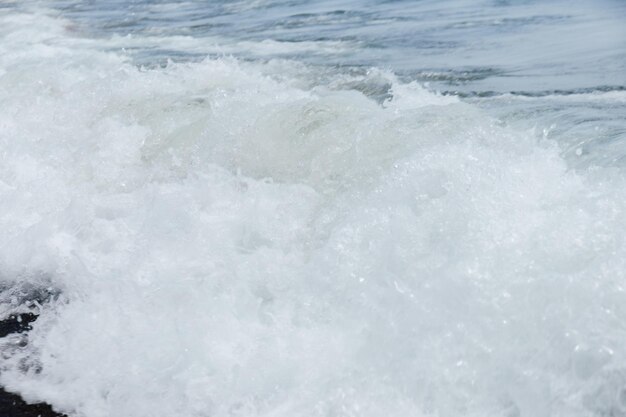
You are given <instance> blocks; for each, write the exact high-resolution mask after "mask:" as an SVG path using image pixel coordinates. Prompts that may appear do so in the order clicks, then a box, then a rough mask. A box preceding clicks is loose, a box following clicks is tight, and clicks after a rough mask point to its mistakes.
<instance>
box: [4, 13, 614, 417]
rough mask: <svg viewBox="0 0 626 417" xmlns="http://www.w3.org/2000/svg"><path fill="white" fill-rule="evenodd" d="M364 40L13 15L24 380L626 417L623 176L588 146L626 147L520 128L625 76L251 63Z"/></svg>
mask: <svg viewBox="0 0 626 417" xmlns="http://www.w3.org/2000/svg"><path fill="white" fill-rule="evenodd" d="M164 7H165V6H164ZM155 37H156V38H158V42H157V41H156V40H155ZM155 42H157V43H158V44H159V45H169V46H167V47H168V48H170V49H174V48H178V49H180V50H184V51H185V53H188V54H192V55H193V54H194V53H197V52H198V51H201V52H202V54H203V55H202V57H197V56H196V55H194V56H195V57H196V58H195V59H181V60H175V59H174V60H170V61H164V62H161V61H160V59H161V56H160V55H159V56H158V57H157V58H158V59H154V60H153V64H152V65H148V64H146V63H145V55H141V54H142V53H145V51H146V50H150V48H152V46H153V45H154V44H155ZM207 44H210V45H211V46H210V47H211V48H216V50H215V51H214V53H209V54H206V55H204V52H205V50H204V49H202V48H206V47H207V46H206V45H207ZM353 47H354V45H352V41H351V40H338V41H334V40H327V39H325V40H320V41H319V42H317V43H316V42H313V41H311V42H308V43H307V42H305V43H303V44H302V45H300V44H297V45H296V44H294V43H290V42H279V41H266V40H254V39H248V40H245V41H242V40H232V39H230V40H228V39H220V38H218V37H212V38H211V39H210V42H209V41H207V38H197V37H191V36H183V35H180V34H168V35H167V36H166V35H159V36H157V35H154V34H152V35H149V34H148V35H145V34H144V35H141V36H140V35H136V36H135V35H133V36H118V35H102V36H85V35H83V34H81V32H80V30H79V29H78V28H77V23H76V22H75V21H72V20H70V19H68V18H65V17H63V16H62V15H61V14H59V13H58V12H54V11H52V10H51V9H48V8H45V7H43V6H41V5H37V6H36V7H30V8H24V9H20V8H15V7H12V6H11V5H10V4H8V5H6V6H5V7H2V8H0V289H1V292H0V315H1V317H3V318H4V317H7V316H9V315H10V314H15V313H16V312H22V311H33V312H36V314H38V315H39V318H38V319H37V321H36V322H34V323H33V329H32V330H31V331H30V332H28V334H27V335H26V334H21V335H10V336H7V337H5V338H2V339H0V351H1V355H2V359H1V361H0V371H1V372H0V385H1V386H3V387H5V388H6V389H7V390H10V391H12V392H17V393H19V394H20V395H21V396H23V397H24V398H25V399H26V400H28V401H33V402H35V401H45V402H47V403H49V404H51V405H52V406H53V407H54V408H55V410H58V411H60V412H63V413H66V414H67V415H68V416H70V417H108V416H128V417H131V416H132V417H148V416H151V417H172V416H181V417H208V416H211V417H213V416H215V417H223V416H224V417H225V416H265V417H270V416H272V417H286V416H290V417H293V416H302V417H308V416H311V417H312V416H328V417H331V416H337V417H338V416H346V417H347V416H364V417H365V416H367V417H375V416H380V417H383V416H385V417H406V416H424V417H426V416H442V417H444V416H471V417H479V416H480V417H484V416H502V417H505V416H506V417H543V416H546V417H547V416H563V417H564V416H568V417H578V416H606V417H608V416H614V417H617V416H624V415H626V233H625V231H626V216H625V213H626V172H625V171H624V169H623V166H622V165H620V164H621V161H622V159H620V158H616V157H614V158H609V159H607V158H604V159H603V158H600V157H597V158H596V157H593V158H592V157H590V158H589V159H584V158H585V156H589V155H591V156H593V155H598V154H602V155H606V154H607V152H608V151H607V149H609V150H611V149H617V148H619V149H624V142H619V141H617V142H616V141H615V140H614V141H608V140H607V141H606V142H607V146H608V148H606V147H605V148H593V147H591V145H589V143H592V142H593V138H594V137H593V136H591V135H592V134H593V133H590V132H594V131H595V132H597V131H598V129H596V130H593V129H591V130H589V129H587V127H585V128H584V130H579V131H575V132H574V134H572V133H571V132H569V134H570V136H568V132H567V131H566V129H563V126H562V125H561V126H556V127H553V128H552V129H553V130H555V131H557V133H558V131H559V129H561V133H559V134H560V136H558V138H561V139H559V140H556V139H554V138H553V137H552V136H551V135H552V134H553V133H552V130H551V129H550V128H549V126H547V127H546V128H545V129H544V128H543V127H544V126H543V124H542V123H543V122H544V121H543V119H541V117H542V114H541V112H540V111H539V112H535V113H534V115H533V116H531V117H527V118H525V119H523V120H518V121H517V122H513V121H511V120H509V119H507V117H509V116H507V114H512V113H515V111H516V110H519V108H520V106H522V108H524V109H534V108H533V107H532V106H533V103H535V102H536V101H537V100H544V101H542V102H541V103H544V104H545V103H546V101H545V100H548V101H550V100H552V101H555V102H559V103H567V102H579V101H582V102H584V103H586V105H589V103H591V104H590V105H591V106H597V105H604V106H605V107H606V108H609V109H612V110H610V111H613V114H615V115H617V116H615V118H614V119H613V120H614V121H615V120H619V119H620V118H622V119H623V116H624V113H622V110H623V109H625V108H626V91H624V90H623V89H619V88H617V89H615V88H614V89H609V90H610V91H592V92H588V91H586V90H585V91H581V92H578V93H576V94H567V95H564V96H557V95H554V94H552V95H549V97H547V98H541V97H537V96H533V95H521V96H520V95H510V94H509V95H506V94H505V95H492V96H489V97H487V98H486V99H484V100H483V101H481V102H480V103H478V102H476V100H475V99H473V98H472V97H469V98H464V97H463V95H462V94H442V93H440V92H437V91H436V89H432V88H428V86H424V84H423V83H422V82H419V81H416V80H411V79H407V77H405V76H401V75H399V74H400V72H401V71H398V72H394V71H392V70H390V69H387V68H385V67H384V65H380V66H364V67H359V68H358V69H354V68H353V67H351V68H349V69H346V70H337V69H336V68H335V67H334V66H332V65H330V66H324V65H319V64H318V63H310V62H306V60H303V59H292V58H291V57H290V58H289V59H287V58H284V57H271V58H268V59H255V58H254V57H250V56H248V55H246V51H250V50H254V51H256V53H259V51H261V52H263V51H266V52H267V53H268V54H270V55H276V54H279V55H280V54H283V53H291V51H292V50H297V52H298V53H302V51H303V50H304V51H305V52H306V51H309V52H310V53H311V54H316V53H319V54H321V55H320V56H323V57H328V56H333V55H334V54H343V53H346V51H348V53H349V51H351V48H353ZM123 48H124V49H123ZM127 48H136V49H137V50H138V51H139V52H137V54H138V55H133V53H132V52H128V51H127V50H126V49H127ZM302 48H304V49H302ZM238 52H239V53H240V54H241V55H242V56H243V57H238V56H237V55H238ZM263 53H264V52H263ZM321 59H322V60H325V59H326V58H321ZM605 90H606V89H605ZM503 101H506V102H509V103H512V104H510V105H509V107H506V109H505V110H502V108H503V107H502V106H501V105H500V104H499V103H501V102H503ZM598 103H600V104H598ZM494 108H495V109H496V110H493V109H494ZM564 108H565V107H560V108H559V109H560V110H559V111H565V110H563V109H564ZM498 109H500V110H499V111H500V113H498V114H496V113H497V111H498ZM610 111H609V113H610ZM507 112H508V113H507ZM505 113H506V114H505ZM605 114H608V113H605ZM620 115H621V116H620ZM533 117H534V118H535V119H533ZM615 123H617V122H615ZM537 126H539V127H537ZM606 126H607V125H602V126H601V128H600V129H599V130H600V133H602V132H603V131H605V130H606V129H608V128H606ZM611 126H612V125H611ZM609 127H610V126H609ZM603 129H605V130H603ZM563 130H565V132H564V133H563V132H562V131H563ZM609 130H610V129H609ZM613 137H615V136H613ZM593 144H594V146H595V145H597V144H595V142H594V143H593ZM597 146H600V145H597ZM598 149H603V150H602V152H600V151H598ZM594 152H595V153H594ZM598 152H600V153H598ZM622 152H623V151H622ZM608 153H610V152H608ZM613 155H617V154H616V153H613ZM622 155H623V154H622ZM618 156H619V155H618ZM576 158H579V159H576ZM580 158H583V161H584V163H582V162H577V161H580ZM594 158H595V159H594ZM42 294H43V295H42ZM35 299H37V301H33V300H35Z"/></svg>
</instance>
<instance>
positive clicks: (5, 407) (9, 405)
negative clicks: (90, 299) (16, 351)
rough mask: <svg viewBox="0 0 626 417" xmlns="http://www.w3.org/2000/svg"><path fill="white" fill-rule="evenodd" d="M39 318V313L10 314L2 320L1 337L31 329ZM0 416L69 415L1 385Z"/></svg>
mask: <svg viewBox="0 0 626 417" xmlns="http://www.w3.org/2000/svg"><path fill="white" fill-rule="evenodd" d="M35 320H37V315H35V314H33V313H24V314H17V315H12V316H9V318H7V319H6V320H2V321H0V337H4V336H7V335H9V334H12V333H24V332H27V331H29V330H30V329H31V327H30V323H32V322H33V321H35ZM0 416H2V417H67V416H66V415H65V414H59V413H57V412H55V411H54V410H52V407H51V406H50V405H49V404H45V403H37V404H28V403H26V401H24V400H23V399H22V398H21V397H20V396H19V395H17V394H12V393H10V392H7V391H5V390H4V388H2V387H0Z"/></svg>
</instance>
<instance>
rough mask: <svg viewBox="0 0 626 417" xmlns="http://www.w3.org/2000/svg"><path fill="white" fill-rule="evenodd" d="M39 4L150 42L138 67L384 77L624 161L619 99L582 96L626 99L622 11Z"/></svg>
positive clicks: (385, 4) (473, 4) (84, 30)
mask: <svg viewBox="0 0 626 417" xmlns="http://www.w3.org/2000/svg"><path fill="white" fill-rule="evenodd" d="M44 4H45V5H46V6H48V7H53V8H55V9H56V10H58V12H57V13H59V14H60V15H62V16H65V17H67V18H70V19H72V20H73V21H75V22H76V24H77V31H79V32H80V33H81V34H83V35H85V36H112V35H118V36H128V35H131V36H138V37H142V36H149V37H156V38H157V40H155V41H154V43H153V44H151V45H150V46H148V47H142V46H133V45H132V44H130V45H128V48H126V51H128V52H129V53H131V54H132V55H133V56H134V59H135V62H136V63H137V64H140V65H141V64H145V65H155V64H163V63H164V62H166V61H167V60H169V59H171V60H174V61H179V62H180V61H187V60H199V59H202V58H204V57H206V56H207V54H213V55H214V56H215V55H220V54H233V55H235V56H237V57H240V58H248V59H271V58H277V57H281V58H288V59H295V60H299V61H304V62H308V63H312V64H314V65H319V66H325V67H326V66H330V67H333V68H336V70H337V71H354V70H357V71H358V70H365V69H367V68H370V67H378V68H384V69H389V70H392V71H393V72H394V73H396V74H398V75H399V76H400V77H401V79H403V80H417V81H419V82H421V83H424V84H426V85H428V86H429V88H431V89H433V90H436V91H440V92H444V93H446V94H457V95H459V96H461V97H466V98H467V99H468V101H470V102H476V103H477V104H478V105H479V106H481V107H484V108H486V109H488V111H490V112H492V113H493V114H494V115H496V116H497V117H499V118H501V119H502V120H504V121H510V122H511V123H514V124H516V125H517V126H519V127H521V128H532V127H535V128H537V129H538V130H540V131H543V130H546V131H549V132H550V133H549V134H551V135H552V136H553V137H555V139H556V140H558V141H559V142H561V143H562V146H563V150H564V152H569V153H571V152H578V153H579V154H580V153H581V152H582V153H583V154H581V155H575V158H572V160H573V161H572V164H574V165H579V164H583V165H586V164H588V163H594V164H601V165H607V164H610V165H620V164H622V163H623V158H624V157H625V155H626V146H621V143H622V142H624V143H626V117H624V115H625V114H626V104H625V103H624V100H623V95H620V96H619V97H620V98H618V99H617V100H616V99H610V98H609V99H608V100H606V101H601V100H588V97H580V96H578V95H580V94H600V93H606V92H613V91H618V92H623V91H625V90H626V2H623V1H619V0H602V1H594V0H583V1H558V0H550V1H538V0H534V1H533V0H529V1H498V0H494V1H477V0H474V1H460V0H445V1H429V0H425V1H353V0H350V1H314V2H310V1H270V0H267V1H264V0H263V1H262V0H258V1H107V2H102V1H85V2H81V1H51V2H48V3H44ZM161 36H189V37H195V38H199V39H211V37H215V36H217V37H220V39H224V38H225V39H226V41H225V42H245V41H255V42H263V41H265V42H268V41H278V42H281V43H288V44H289V45H290V47H289V48H286V50H281V48H271V47H267V48H258V47H255V46H250V47H247V48H233V49H227V50H226V51H221V50H220V47H219V46H220V45H216V44H215V42H216V41H214V40H207V41H206V43H207V45H206V48H203V47H202V45H200V46H198V45H194V48H193V50H188V49H186V48H185V47H179V48H176V46H175V45H174V47H172V46H169V47H163V46H160V45H159V42H158V37H161ZM311 43H312V44H313V45H311ZM122 44H123V42H122ZM315 44H319V45H320V47H319V48H315V47H314V45H315ZM300 45H304V47H299V46H300ZM333 46H334V47H333ZM329 50H330V51H329ZM566 96H570V97H568V98H567V99H561V98H563V97H566ZM596 145H597V146H596ZM569 156H571V155H569V154H568V157H569Z"/></svg>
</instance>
